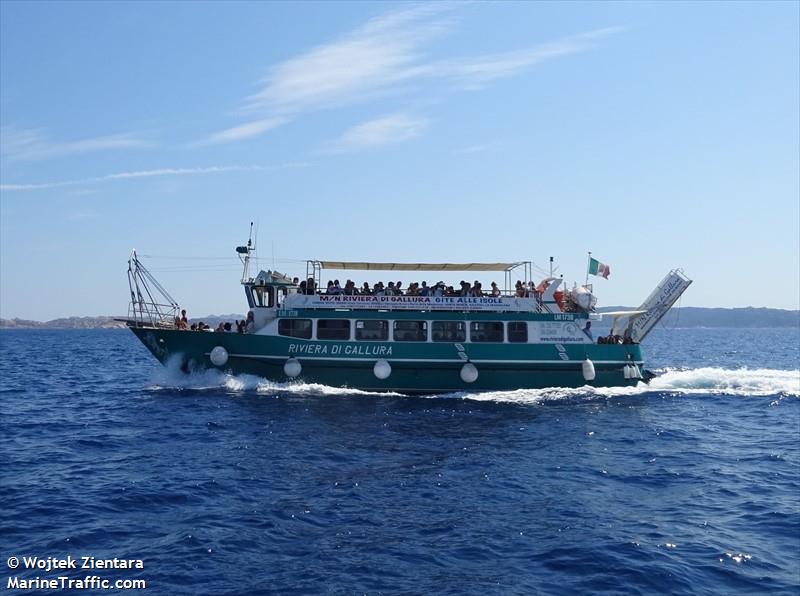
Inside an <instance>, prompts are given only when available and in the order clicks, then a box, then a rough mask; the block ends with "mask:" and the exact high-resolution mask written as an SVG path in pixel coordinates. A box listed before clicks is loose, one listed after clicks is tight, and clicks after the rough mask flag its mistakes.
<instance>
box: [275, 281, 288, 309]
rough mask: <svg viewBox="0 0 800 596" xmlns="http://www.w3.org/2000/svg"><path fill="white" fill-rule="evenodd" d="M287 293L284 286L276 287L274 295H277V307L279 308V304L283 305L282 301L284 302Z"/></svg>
mask: <svg viewBox="0 0 800 596" xmlns="http://www.w3.org/2000/svg"><path fill="white" fill-rule="evenodd" d="M288 293H289V290H288V289H287V288H286V287H285V286H282V287H280V288H278V291H277V292H276V295H277V297H278V307H279V308H280V307H281V306H283V302H284V300H286V296H287V294H288Z"/></svg>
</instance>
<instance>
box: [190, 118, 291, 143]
mask: <svg viewBox="0 0 800 596" xmlns="http://www.w3.org/2000/svg"><path fill="white" fill-rule="evenodd" d="M288 121H289V119H288V118H287V117H285V116H276V117H274V118H264V119H262V120H255V121H253V122H246V123H245V124H240V125H239V126H234V127H232V128H226V129H225V130H222V131H220V132H217V133H214V134H212V135H211V136H210V137H208V139H206V140H205V141H203V142H201V143H200V144H201V145H218V144H220V143H231V142H233V141H242V140H244V139H251V138H254V137H257V136H260V135H262V134H264V133H265V132H267V131H270V130H272V129H273V128H277V127H279V126H282V125H283V124H286V123H287V122H288Z"/></svg>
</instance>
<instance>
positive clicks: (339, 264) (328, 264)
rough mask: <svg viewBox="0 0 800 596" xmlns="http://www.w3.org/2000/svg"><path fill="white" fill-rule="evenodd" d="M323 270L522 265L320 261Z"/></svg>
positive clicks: (486, 268) (507, 266) (511, 265)
mask: <svg viewBox="0 0 800 596" xmlns="http://www.w3.org/2000/svg"><path fill="white" fill-rule="evenodd" d="M319 264H320V266H321V267H322V268H323V269H348V270H354V271H508V270H509V269H513V268H514V267H518V266H520V265H522V264H523V263H521V262H519V263H365V262H357V261H320V262H319Z"/></svg>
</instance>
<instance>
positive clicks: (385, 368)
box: [372, 359, 392, 380]
mask: <svg viewBox="0 0 800 596" xmlns="http://www.w3.org/2000/svg"><path fill="white" fill-rule="evenodd" d="M372 372H373V373H374V374H375V376H376V377H378V378H379V379H381V380H383V379H388V378H389V375H390V374H392V365H391V364H389V363H388V362H386V360H383V359H381V360H378V361H377V362H376V363H375V366H373V367H372Z"/></svg>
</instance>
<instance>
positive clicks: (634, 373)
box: [631, 364, 642, 379]
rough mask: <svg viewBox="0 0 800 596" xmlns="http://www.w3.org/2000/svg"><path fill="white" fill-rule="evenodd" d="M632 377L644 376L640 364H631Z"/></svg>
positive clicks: (639, 377)
mask: <svg viewBox="0 0 800 596" xmlns="http://www.w3.org/2000/svg"><path fill="white" fill-rule="evenodd" d="M631 378H632V379H641V378H642V371H641V370H639V365H638V364H634V365H633V366H631Z"/></svg>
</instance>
